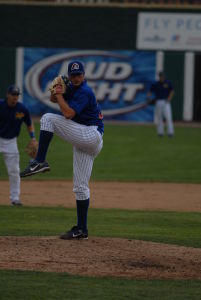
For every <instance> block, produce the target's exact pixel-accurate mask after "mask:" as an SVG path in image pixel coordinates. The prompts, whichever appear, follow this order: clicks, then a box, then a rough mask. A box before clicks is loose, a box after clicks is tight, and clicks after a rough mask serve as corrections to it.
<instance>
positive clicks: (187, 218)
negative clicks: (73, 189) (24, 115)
mask: <svg viewBox="0 0 201 300" xmlns="http://www.w3.org/2000/svg"><path fill="white" fill-rule="evenodd" d="M35 126H36V132H37V136H38V134H39V124H36V125H35ZM28 140H29V138H28V134H27V132H26V129H25V127H23V130H22V133H21V135H20V137H19V139H18V145H19V150H20V154H21V169H23V168H24V167H25V166H26V165H27V163H28V160H29V158H28V156H27V155H26V154H25V153H24V148H25V145H26V144H27V143H28ZM200 149H201V128H187V127H183V128H182V127H176V135H175V137H174V138H168V137H164V138H158V137H157V136H156V129H155V126H135V125H122V126H120V125H109V124H108V125H106V126H105V134H104V148H103V150H102V152H101V154H100V155H99V156H98V157H97V159H96V161H95V164H94V169H93V174H92V180H93V181H95V180H106V181H116V180H117V181H142V182H144V181H146V182H154V181H156V182H157V181H160V182H184V183H197V184H200V183H201V155H200ZM47 160H48V162H49V164H50V166H51V172H50V173H47V175H46V174H45V175H38V176H36V177H34V178H36V179H37V180H47V179H57V180H59V179H72V147H71V146H70V145H68V144H66V143H64V142H63V141H62V140H61V139H59V138H57V137H56V136H55V137H54V140H53V142H52V144H51V146H50V149H49V152H48V156H47ZM0 165H1V166H2V165H3V159H2V157H1V156H0ZM0 179H7V174H6V169H5V167H4V166H3V167H2V168H1V169H0ZM31 179H32V180H33V178H31ZM26 180H29V178H28V179H26ZM74 219H75V210H74V209H69V208H62V207H56V208H52V207H51V208H50V207H47V208H46V207H43V208H40V207H22V208H20V209H19V208H15V207H9V206H0V235H1V236H6V235H10V236H21V235H25V236H26V235H27V236H28V235H32V236H34V235H38V236H43V235H46V236H51V235H58V234H60V233H61V232H63V230H64V228H66V227H67V228H68V227H69V226H71V225H72V223H74ZM89 228H90V234H91V235H93V236H99V237H121V238H129V239H138V240H146V241H154V242H163V243H170V244H177V245H184V246H191V247H197V248H201V239H200V236H201V213H191V212H189V213H183V212H154V211H152V212H151V211H149V212H148V211H128V210H117V209H108V210H106V209H105V210H104V209H90V210H89ZM0 299H2V300H4V299H8V300H15V299H23V300H24V299H25V300H26V299H27V300H29V299H30V300H31V299H37V300H38V299H39V300H40V299H44V300H46V299H56V300H59V299H70V300H71V299H74V300H78V299H80V300H81V299H82V300H83V299H101V300H111V299H114V300H117V299H137V300H138V299H139V300H144V299H147V300H150V299H154V300H155V299H156V300H159V299H160V300H166V299H168V300H187V299H189V300H198V299H201V281H198V280H131V279H118V278H96V277H81V276H72V275H69V274H66V273H62V274H54V273H41V272H27V271H8V270H0Z"/></svg>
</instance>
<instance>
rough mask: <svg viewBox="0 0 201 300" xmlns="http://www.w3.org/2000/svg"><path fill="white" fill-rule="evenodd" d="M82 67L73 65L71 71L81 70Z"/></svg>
mask: <svg viewBox="0 0 201 300" xmlns="http://www.w3.org/2000/svg"><path fill="white" fill-rule="evenodd" d="M79 68H80V66H79V65H78V64H77V63H74V64H72V67H71V71H73V70H79Z"/></svg>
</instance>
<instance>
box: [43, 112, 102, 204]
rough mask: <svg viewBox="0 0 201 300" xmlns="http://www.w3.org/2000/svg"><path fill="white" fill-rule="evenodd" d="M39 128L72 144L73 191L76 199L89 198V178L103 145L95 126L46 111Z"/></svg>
mask: <svg viewBox="0 0 201 300" xmlns="http://www.w3.org/2000/svg"><path fill="white" fill-rule="evenodd" d="M40 124H41V125H40V129H41V130H45V131H49V132H53V133H55V134H56V135H58V136H59V137H61V138H62V139H64V140H65V141H66V142H69V143H70V144H71V145H72V146H73V192H74V193H75V196H76V200H86V199H88V198H90V190H89V180H90V177H91V172H92V168H93V162H94V159H95V157H96V156H97V155H98V153H99V152H100V151H101V149H102V147H103V139H102V135H101V134H100V133H99V131H98V130H97V126H86V125H82V124H78V123H76V122H74V121H72V120H69V119H66V118H65V117H64V116H61V115H57V114H52V113H47V114H45V115H43V117H42V118H41V120H40Z"/></svg>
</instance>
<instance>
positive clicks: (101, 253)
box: [0, 237, 201, 279]
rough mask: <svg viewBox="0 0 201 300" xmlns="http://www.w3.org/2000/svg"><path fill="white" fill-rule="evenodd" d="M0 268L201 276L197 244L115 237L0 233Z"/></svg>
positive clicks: (132, 275) (200, 251)
mask: <svg viewBox="0 0 201 300" xmlns="http://www.w3.org/2000/svg"><path fill="white" fill-rule="evenodd" d="M0 249H1V252H0V268H1V269H18V270H37V271H43V272H67V273H70V274H79V275H89V276H101V277H102V276H115V277H128V278H141V279H142V278H143V279H201V272H200V270H201V249H196V248H188V247H179V246H175V245H166V244H159V243H152V242H144V241H137V240H126V239H119V238H95V237H90V238H89V240H83V241H64V240H60V239H59V238H58V237H0Z"/></svg>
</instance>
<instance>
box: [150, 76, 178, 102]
mask: <svg viewBox="0 0 201 300" xmlns="http://www.w3.org/2000/svg"><path fill="white" fill-rule="evenodd" d="M173 90H174V88H173V85H172V83H171V81H170V80H164V81H163V82H160V81H156V82H154V83H153V84H152V85H151V88H150V91H151V92H152V93H154V95H155V98H156V100H159V99H167V98H168V96H169V94H170V92H171V91H173Z"/></svg>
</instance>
